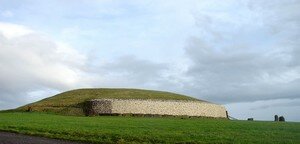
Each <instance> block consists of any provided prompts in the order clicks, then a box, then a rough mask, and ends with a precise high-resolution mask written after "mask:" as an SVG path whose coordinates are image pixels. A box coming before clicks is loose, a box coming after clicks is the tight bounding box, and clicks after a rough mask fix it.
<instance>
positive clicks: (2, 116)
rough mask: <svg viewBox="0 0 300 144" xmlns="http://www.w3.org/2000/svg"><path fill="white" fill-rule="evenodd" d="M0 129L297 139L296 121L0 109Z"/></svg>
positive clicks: (91, 135)
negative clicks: (73, 114) (107, 114)
mask: <svg viewBox="0 0 300 144" xmlns="http://www.w3.org/2000/svg"><path fill="white" fill-rule="evenodd" d="M0 130H1V131H11V132H17V133H23V134H29V135H39V136H44V137H50V138H58V139H66V140H74V141H83V142H91V143H143V142H144V143H241V144H244V143H272V144H274V143H295V144H299V143H300V123H295V122H263V121H230V120H224V119H223V120H222V119H200V118H192V119H188V118H186V119H181V118H171V117H167V118H142V117H121V116H98V117H78V116H62V115H53V114H45V113H35V112H33V113H30V112H28V113H25V112H24V113H21V112H1V113H0Z"/></svg>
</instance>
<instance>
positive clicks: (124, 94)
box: [17, 88, 199, 115]
mask: <svg viewBox="0 0 300 144" xmlns="http://www.w3.org/2000/svg"><path fill="white" fill-rule="evenodd" d="M101 98H115V99H161V100H195V101H199V100H198V99H195V98H192V97H188V96H184V95H179V94H175V93H170V92H162V91H152V90H140V89H104V88H99V89H77V90H71V91H67V92H64V93H61V94H57V95H55V96H53V97H49V98H46V99H43V100H41V101H38V102H35V103H31V104H28V105H25V106H23V107H20V108H18V109H17V110H21V111H26V110H28V109H29V108H31V110H32V111H39V112H49V113H56V114H63V115H84V112H83V106H84V102H85V101H87V100H91V99H101Z"/></svg>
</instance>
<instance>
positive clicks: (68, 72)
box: [0, 23, 86, 105]
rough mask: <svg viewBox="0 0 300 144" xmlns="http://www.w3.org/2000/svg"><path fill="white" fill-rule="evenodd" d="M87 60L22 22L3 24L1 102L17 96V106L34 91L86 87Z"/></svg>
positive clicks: (0, 36) (0, 25)
mask: <svg viewBox="0 0 300 144" xmlns="http://www.w3.org/2000/svg"><path fill="white" fill-rule="evenodd" d="M85 61H86V56H85V55H84V54H82V53H80V52H78V51H77V50H75V49H73V48H71V47H70V46H68V45H67V44H65V43H62V42H56V41H54V40H51V39H50V38H48V37H46V36H44V35H42V34H40V33H38V32H35V31H33V30H31V29H29V28H27V27H24V26H21V25H16V24H10V23H0V69H1V70H0V83H1V88H0V91H1V97H0V99H1V101H10V102H11V101H13V99H16V102H15V103H14V105H17V104H19V105H20V104H21V103H23V104H24V102H25V101H26V100H27V99H29V98H30V97H29V94H30V93H32V92H33V91H37V90H40V91H43V90H45V91H49V89H50V90H51V89H52V90H59V91H62V90H66V89H70V88H73V87H78V86H84V85H85V84H83V83H80V81H81V79H83V77H82V76H83V75H84V71H83V70H82V68H83V67H84V65H85ZM45 93H46V92H45ZM42 94H43V93H42ZM30 95H31V94H30ZM45 96H49V95H45ZM38 98H40V96H39V97H38ZM38 98H37V99H38ZM22 99H23V101H21V100H22ZM30 99H31V100H32V98H30ZM24 100H25V101H24Z"/></svg>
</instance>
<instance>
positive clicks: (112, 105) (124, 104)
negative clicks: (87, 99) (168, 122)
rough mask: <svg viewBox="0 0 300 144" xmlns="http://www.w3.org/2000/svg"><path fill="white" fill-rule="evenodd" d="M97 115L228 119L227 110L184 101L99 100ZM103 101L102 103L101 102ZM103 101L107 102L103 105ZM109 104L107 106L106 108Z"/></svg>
mask: <svg viewBox="0 0 300 144" xmlns="http://www.w3.org/2000/svg"><path fill="white" fill-rule="evenodd" d="M94 101H97V102H96V103H99V104H102V105H101V106H100V105H99V106H97V105H96V106H94V107H93V110H94V111H95V112H96V113H99V114H101V113H103V112H106V113H107V112H111V113H114V114H154V115H175V116H203V117H216V118H226V117H227V116H226V109H225V108H224V107H223V106H221V105H217V104H212V103H208V102H202V101H184V100H138V99H127V100H122V99H97V100H94ZM101 101H102V102H101ZM103 101H105V102H104V103H103ZM105 104H107V106H105Z"/></svg>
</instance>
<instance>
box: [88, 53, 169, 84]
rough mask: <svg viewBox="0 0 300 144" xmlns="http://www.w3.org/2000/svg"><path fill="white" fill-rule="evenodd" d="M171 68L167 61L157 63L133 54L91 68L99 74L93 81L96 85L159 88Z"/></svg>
mask: <svg viewBox="0 0 300 144" xmlns="http://www.w3.org/2000/svg"><path fill="white" fill-rule="evenodd" d="M168 69H169V65H168V64H166V63H155V62H152V61H149V60H144V59H140V58H137V57H136V56H133V55H127V56H122V57H119V58H116V59H115V60H113V61H110V62H106V63H102V64H100V65H98V66H96V69H93V70H90V72H91V73H94V74H95V75H97V76H98V79H95V81H94V82H92V83H93V84H92V85H96V86H100V87H101V86H117V87H139V88H157V86H158V85H160V84H159V82H158V81H161V79H163V77H162V75H163V74H164V73H165V72H166V71H167V70H168Z"/></svg>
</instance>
